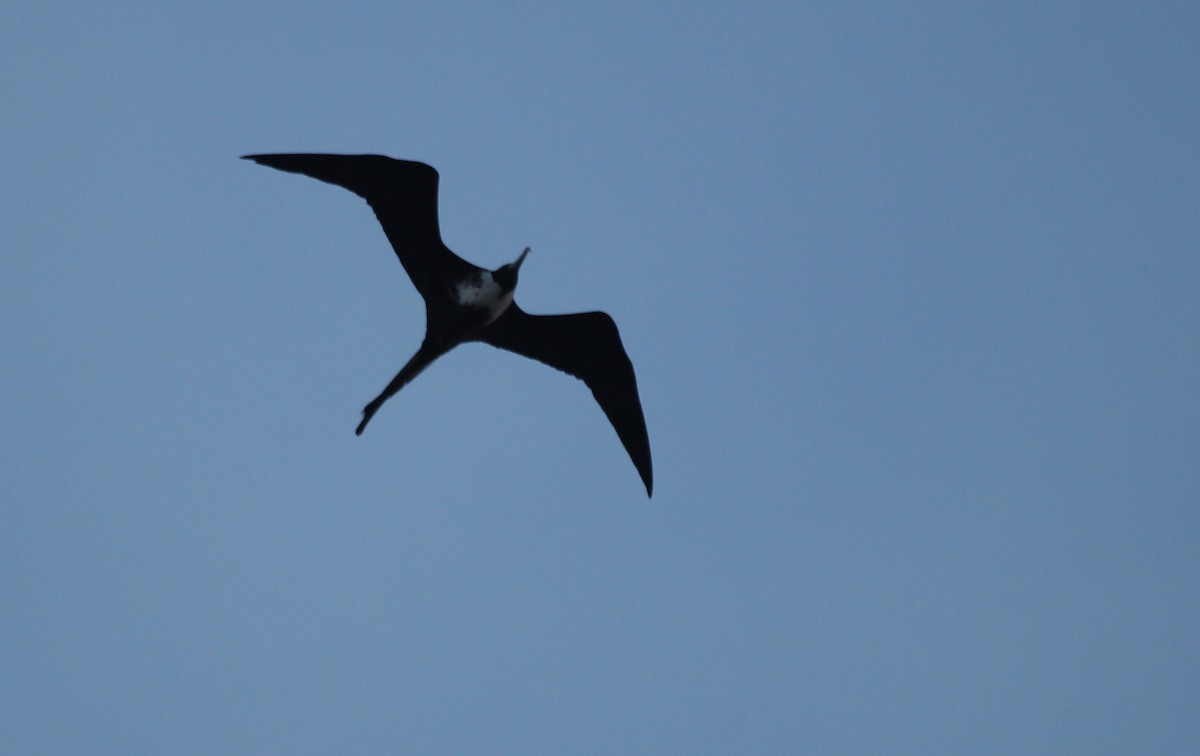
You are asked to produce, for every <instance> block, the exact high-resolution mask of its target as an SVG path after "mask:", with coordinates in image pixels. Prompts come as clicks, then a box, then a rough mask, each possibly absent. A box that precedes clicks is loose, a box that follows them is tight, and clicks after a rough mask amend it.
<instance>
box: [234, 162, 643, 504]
mask: <svg viewBox="0 0 1200 756" xmlns="http://www.w3.org/2000/svg"><path fill="white" fill-rule="evenodd" d="M243 157H244V159H246V160H253V161H254V162H255V163H258V164H259V165H265V166H269V167H271V168H276V169H278V170H281V171H287V172H289V173H300V174H303V175H305V176H311V177H312V178H315V179H319V180H321V181H325V182H327V183H330V184H336V185H337V186H341V187H344V188H346V189H349V190H350V191H352V192H354V193H355V194H357V195H358V196H360V197H362V198H363V199H365V200H366V201H367V204H369V205H370V206H371V209H372V210H374V211H375V217H376V218H378V219H379V223H380V225H382V226H383V231H384V233H385V234H386V235H387V238H388V241H389V242H391V245H392V248H393V249H394V250H395V251H396V256H397V257H398V258H400V264H401V265H403V266H404V270H405V271H406V272H407V273H408V277H409V278H410V279H412V282H413V286H415V287H416V289H417V291H418V292H419V293H420V294H421V296H422V297H423V298H424V299H425V321H426V322H425V338H424V340H423V341H422V342H421V347H420V348H419V349H418V350H417V353H416V354H414V355H413V356H412V358H411V359H409V361H408V362H407V363H406V364H405V365H404V367H402V368H400V372H399V373H397V374H396V377H395V378H393V379H392V380H391V382H390V383H388V385H387V387H386V388H384V390H383V391H382V392H381V393H380V394H379V396H377V397H375V398H374V399H372V400H371V401H370V402H369V403H368V404H367V406H366V407H364V408H363V413H362V422H360V423H359V424H358V428H357V429H356V430H355V433H356V434H358V435H361V434H362V432H363V430H364V429H365V428H366V427H367V423H369V422H370V421H371V418H372V417H374V416H375V413H376V412H378V411H379V408H380V407H381V406H383V403H384V402H386V401H387V400H388V399H389V398H391V397H392V396H394V395H395V394H396V392H398V391H399V390H400V389H402V388H404V386H405V385H407V384H408V382H409V381H411V380H412V379H413V378H416V377H417V375H419V374H420V372H421V371H422V370H424V369H425V368H426V367H428V366H429V365H430V364H431V363H432V362H433V361H434V360H436V359H437V358H438V357H441V356H442V355H443V354H445V353H446V352H449V351H450V350H451V349H453V348H454V347H456V346H458V345H459V344H462V343H465V342H468V341H481V342H483V343H485V344H490V345H491V346H494V347H497V348H499V349H507V350H508V351H510V352H514V353H516V354H519V355H522V356H525V357H529V358H531V359H534V360H537V361H539V362H543V363H545V364H547V365H549V366H550V367H553V368H556V369H558V370H561V371H563V372H564V373H567V374H569V375H572V376H574V377H576V378H578V379H580V380H582V381H583V382H584V383H585V384H586V385H587V387H588V388H590V389H591V390H592V395H593V396H594V397H595V398H596V401H597V402H598V403H599V404H600V408H601V409H602V410H604V414H605V415H606V416H607V417H608V420H609V422H611V423H612V426H613V428H614V429H615V430H616V432H617V436H618V437H619V438H620V439H621V443H622V444H623V445H624V446H625V451H626V452H628V453H629V457H630V459H631V460H633V464H634V467H636V468H637V471H638V474H639V475H641V478H642V482H643V483H645V484H646V495H647V496H651V495H653V490H654V473H653V469H652V466H651V462H650V439H649V436H648V435H647V433H646V420H645V416H644V415H643V413H642V403H641V400H640V399H639V397H638V389H637V378H636V377H635V376H634V372H633V363H631V362H630V360H629V356H628V354H626V352H625V347H624V345H623V344H622V343H621V335H620V333H619V332H618V331H617V325H616V323H614V322H613V319H612V318H611V317H609V316H608V315H607V314H606V313H603V312H581V313H573V314H567V315H530V314H528V313H526V312H525V311H524V310H522V309H521V308H520V307H518V306H517V303H516V302H514V301H513V291H514V290H515V289H516V286H517V274H518V272H519V271H520V269H521V265H522V264H523V263H524V262H525V257H526V256H527V255H528V254H529V248H528V247H526V248H525V250H524V251H523V252H521V255H520V256H519V257H518V258H517V259H516V260H515V261H513V262H511V263H508V264H507V265H503V266H501V267H500V268H498V269H496V270H486V269H484V268H480V267H478V266H475V265H472V264H471V263H469V262H467V261H466V260H463V259H462V258H461V257H459V256H458V255H456V254H454V253H453V252H452V251H450V249H449V248H447V247H446V245H445V244H444V243H443V242H442V235H441V231H440V228H439V224H438V207H437V191H438V173H437V171H436V170H434V168H433V167H432V166H429V165H426V164H425V163H418V162H415V161H411V160H397V159H395V158H390V157H385V156H383V155H327V154H273V155H245V156H243Z"/></svg>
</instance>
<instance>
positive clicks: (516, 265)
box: [513, 247, 533, 270]
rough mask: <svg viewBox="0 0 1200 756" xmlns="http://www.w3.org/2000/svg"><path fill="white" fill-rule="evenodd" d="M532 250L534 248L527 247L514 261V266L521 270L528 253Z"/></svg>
mask: <svg viewBox="0 0 1200 756" xmlns="http://www.w3.org/2000/svg"><path fill="white" fill-rule="evenodd" d="M532 251H533V250H532V249H530V248H529V247H526V248H525V251H524V252H522V253H521V256H520V257H518V258H517V261H516V262H515V263H513V268H515V269H516V270H520V269H521V263H523V262H525V256H526V255H528V254H529V253H530V252H532Z"/></svg>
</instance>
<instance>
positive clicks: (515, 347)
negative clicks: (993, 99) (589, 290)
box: [477, 302, 654, 495]
mask: <svg viewBox="0 0 1200 756" xmlns="http://www.w3.org/2000/svg"><path fill="white" fill-rule="evenodd" d="M477 338H478V339H479V340H480V341H483V342H484V343H486V344H491V345H492V346H494V347H499V348H500V349H507V350H508V351H510V352H515V353H517V354H519V355H522V356H524V357H529V358H531V359H535V360H538V361H539V362H544V363H546V364H547V365H549V366H550V367H553V368H557V369H558V370H561V371H563V372H564V373H569V374H570V375H573V376H575V377H576V378H579V379H580V380H582V381H583V382H584V383H586V384H587V386H588V388H590V389H591V390H592V395H593V396H595V397H596V401H597V402H599V403H600V408H601V409H603V410H604V414H605V415H607V416H608V420H609V422H611V423H612V425H613V428H615V429H616V431H617V435H618V436H619V437H620V439H621V443H622V444H624V445H625V451H627V452H629V458H630V459H632V460H633V464H634V466H635V467H636V468H637V470H638V473H639V474H640V475H641V476H642V482H644V483H645V484H646V494H647V495H651V494H652V492H653V489H654V471H653V468H652V466H651V463H650V438H649V436H647V434H646V418H645V416H644V415H643V413H642V402H641V399H639V398H638V389H637V378H636V377H635V376H634V374H633V363H631V362H630V361H629V355H627V354H626V353H625V347H624V345H623V344H622V343H621V334H620V333H619V332H618V331H617V324H616V323H614V322H613V319H612V318H611V317H609V316H608V315H606V314H605V313H603V312H581V313H576V314H572V315H530V314H528V313H526V312H525V311H524V310H522V309H521V308H520V307H517V305H516V303H515V302H514V303H513V304H512V305H510V306H509V307H508V309H507V310H505V311H504V314H503V315H501V316H500V318H499V319H497V320H496V322H495V323H492V324H491V325H490V326H488V327H487V328H486V329H485V330H484V331H483V332H482V333H481V334H480V335H479V336H478V337H477Z"/></svg>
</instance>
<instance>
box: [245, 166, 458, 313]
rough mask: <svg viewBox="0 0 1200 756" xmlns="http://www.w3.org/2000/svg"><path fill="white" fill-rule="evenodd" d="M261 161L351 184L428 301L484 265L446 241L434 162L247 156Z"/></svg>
mask: <svg viewBox="0 0 1200 756" xmlns="http://www.w3.org/2000/svg"><path fill="white" fill-rule="evenodd" d="M244 158H245V159H246V160H253V161H254V162H256V163H258V164H259V165H266V166H269V167H271V168H277V169H279V170H281V171H288V172H289V173H301V174H304V175H305V176H311V177H313V178H315V179H319V180H321V181H325V182H328V183H330V184H336V185H338V186H341V187H345V188H346V189H349V190H350V191H352V192H354V193H355V194H357V195H358V196H360V197H362V198H363V199H365V200H366V201H367V203H368V204H369V205H370V206H371V209H372V210H374V211H375V217H376V218H378V219H379V223H380V225H382V226H383V231H384V233H386V234H387V238H388V241H390V242H391V243H392V248H393V249H395V250H396V256H397V257H399V258H400V264H401V265H403V266H404V270H405V271H406V272H407V273H408V277H409V278H411V279H412V282H413V285H414V286H416V287H417V291H419V292H420V293H421V295H422V296H423V297H425V298H426V299H427V300H428V299H429V298H430V297H431V296H447V295H448V294H447V292H448V287H449V285H450V283H451V282H452V281H454V280H461V279H462V278H464V277H466V276H468V275H470V274H472V273H475V272H478V271H479V270H480V268H478V267H476V266H474V265H472V264H471V263H469V262H467V261H466V260H463V259H462V258H461V257H459V256H458V255H456V254H454V253H453V252H451V251H450V250H449V249H448V248H447V247H446V245H445V244H443V243H442V234H441V230H440V228H439V226H438V173H437V171H436V170H434V168H433V167H432V166H429V165H426V164H424V163H417V162H413V161H411V160H396V159H394V158H390V157H385V156H383V155H317V154H284V155H245V156H244Z"/></svg>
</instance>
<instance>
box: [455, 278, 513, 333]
mask: <svg viewBox="0 0 1200 756" xmlns="http://www.w3.org/2000/svg"><path fill="white" fill-rule="evenodd" d="M454 294H455V297H456V298H457V299H458V303H459V304H460V305H465V306H467V307H478V308H480V309H482V310H487V313H488V322H489V323H491V322H492V321H493V320H495V319H496V318H498V317H500V314H501V313H503V312H504V310H505V309H507V308H508V306H509V305H510V304H512V300H513V295H512V292H511V291H510V292H508V293H507V294H504V293H503V292H502V291H501V289H500V284H498V283H496V282H495V280H493V279H492V274H491V271H486V270H485V271H484V272H483V273H480V274H479V280H478V281H476V280H473V279H468V280H466V281H461V282H459V284H458V285H457V286H456V287H455V291H454Z"/></svg>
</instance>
